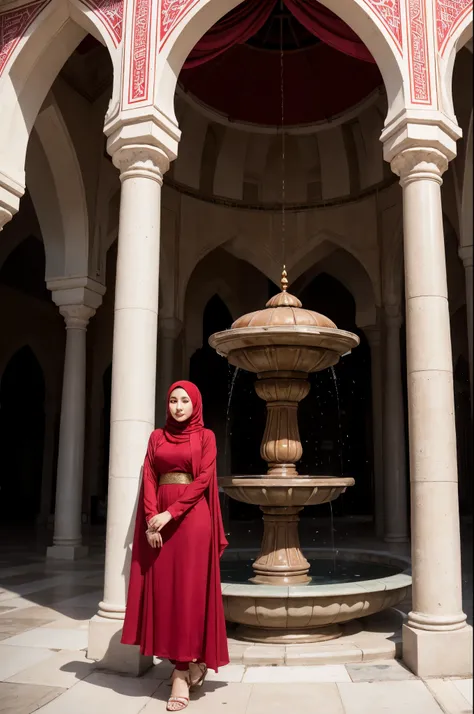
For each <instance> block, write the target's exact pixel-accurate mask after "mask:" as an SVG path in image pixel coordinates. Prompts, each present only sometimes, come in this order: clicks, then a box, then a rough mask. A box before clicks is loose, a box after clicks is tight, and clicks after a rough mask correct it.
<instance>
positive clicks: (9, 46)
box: [0, 0, 50, 76]
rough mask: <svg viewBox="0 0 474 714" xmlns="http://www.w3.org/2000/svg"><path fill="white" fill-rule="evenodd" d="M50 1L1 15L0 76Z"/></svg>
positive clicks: (35, 1) (36, 3) (38, 1)
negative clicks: (22, 39)
mask: <svg viewBox="0 0 474 714" xmlns="http://www.w3.org/2000/svg"><path fill="white" fill-rule="evenodd" d="M49 2H50V0H33V2H29V3H27V4H26V5H22V6H21V7H17V8H15V9H14V10H7V11H6V12H3V13H1V14H0V76H1V75H2V72H3V70H4V69H5V67H6V65H7V63H8V61H9V59H10V57H11V56H12V54H13V52H14V51H15V49H16V48H17V46H18V44H19V42H20V41H21V38H22V37H23V35H24V34H25V32H26V31H27V29H28V28H29V27H30V25H31V24H32V23H33V22H34V21H35V20H36V18H37V17H38V15H39V14H40V12H41V11H42V10H43V9H44V8H45V7H46V5H48V3H49Z"/></svg>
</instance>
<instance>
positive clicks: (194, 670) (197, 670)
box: [189, 662, 207, 691]
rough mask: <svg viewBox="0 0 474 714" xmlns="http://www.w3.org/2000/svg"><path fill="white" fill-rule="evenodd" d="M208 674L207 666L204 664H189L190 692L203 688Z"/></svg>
mask: <svg viewBox="0 0 474 714" xmlns="http://www.w3.org/2000/svg"><path fill="white" fill-rule="evenodd" d="M206 674H207V665H206V664H205V663H204V662H190V663H189V681H190V683H191V684H190V690H191V691H192V690H193V689H197V688H198V687H202V685H203V684H204V680H205V678H206Z"/></svg>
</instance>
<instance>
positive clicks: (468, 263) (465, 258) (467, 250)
mask: <svg viewBox="0 0 474 714" xmlns="http://www.w3.org/2000/svg"><path fill="white" fill-rule="evenodd" d="M471 238H472V236H471ZM472 252H473V251H472V245H463V246H461V248H460V249H459V257H460V258H461V260H462V262H463V265H464V274H465V280H466V312H467V340H468V346H469V383H470V387H471V410H472V409H473V407H474V405H473V403H472V402H473V398H472V397H473V390H474V384H473V368H472V363H473V359H474V355H473V350H474V347H473V334H472V333H473V326H472V321H473V319H474V315H473V308H474V306H473V299H474V298H473V293H472V289H473V275H472V271H473V266H472Z"/></svg>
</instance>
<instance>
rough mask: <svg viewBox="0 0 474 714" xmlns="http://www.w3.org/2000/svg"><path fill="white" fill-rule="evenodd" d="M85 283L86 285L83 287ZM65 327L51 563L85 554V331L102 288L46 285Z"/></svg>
mask: <svg viewBox="0 0 474 714" xmlns="http://www.w3.org/2000/svg"><path fill="white" fill-rule="evenodd" d="M81 282H83V284H85V286H84V285H82V286H81V284H80V283H81ZM48 287H49V288H50V289H53V288H55V289H53V300H54V301H55V302H56V304H57V305H59V311H60V313H61V315H62V316H63V317H64V320H65V322H66V353H65V358H64V375H63V392H62V401H61V421H60V427H59V455H58V476H57V481H56V508H55V514H54V537H53V546H52V547H50V548H48V550H47V557H48V558H58V559H68V560H74V559H76V558H80V557H82V556H84V555H86V554H87V548H85V547H84V546H83V545H82V524H81V513H82V482H83V470H84V430H85V418H86V411H85V409H86V330H87V325H88V322H89V320H90V318H91V317H92V316H93V315H94V314H95V311H96V309H97V308H98V307H99V305H100V304H101V302H102V295H103V293H104V287H103V286H101V285H100V286H99V285H98V284H96V283H94V282H93V281H88V279H87V278H86V279H84V280H83V281H81V280H75V279H73V280H64V281H55V282H54V284H53V283H51V282H50V283H48ZM91 287H95V288H96V290H92V289H91Z"/></svg>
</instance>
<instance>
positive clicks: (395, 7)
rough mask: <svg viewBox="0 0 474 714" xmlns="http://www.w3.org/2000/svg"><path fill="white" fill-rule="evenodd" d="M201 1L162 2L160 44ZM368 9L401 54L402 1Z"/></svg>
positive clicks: (380, 0)
mask: <svg viewBox="0 0 474 714" xmlns="http://www.w3.org/2000/svg"><path fill="white" fill-rule="evenodd" d="M198 2H199V0H162V3H161V13H160V27H159V43H160V47H163V45H164V44H165V42H166V41H167V39H168V37H169V36H170V34H171V33H172V32H173V30H174V28H175V27H176V26H177V25H179V23H180V22H182V20H184V18H185V17H186V15H187V14H188V13H189V12H190V11H191V10H192V8H193V7H194V6H195V5H197V3H198ZM364 2H365V4H366V5H367V7H368V8H369V9H370V10H372V11H373V12H374V13H375V15H376V16H377V17H378V18H379V20H380V21H381V23H382V24H383V26H384V27H385V28H386V30H387V32H388V34H389V35H390V37H391V38H392V40H393V41H394V43H395V45H396V46H397V48H398V50H399V51H400V53H401V52H402V45H403V40H402V21H401V14H400V0H364Z"/></svg>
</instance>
